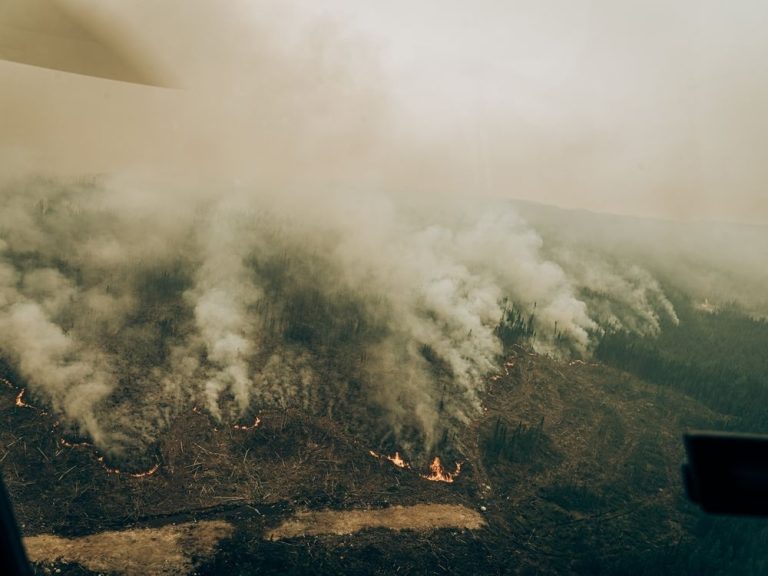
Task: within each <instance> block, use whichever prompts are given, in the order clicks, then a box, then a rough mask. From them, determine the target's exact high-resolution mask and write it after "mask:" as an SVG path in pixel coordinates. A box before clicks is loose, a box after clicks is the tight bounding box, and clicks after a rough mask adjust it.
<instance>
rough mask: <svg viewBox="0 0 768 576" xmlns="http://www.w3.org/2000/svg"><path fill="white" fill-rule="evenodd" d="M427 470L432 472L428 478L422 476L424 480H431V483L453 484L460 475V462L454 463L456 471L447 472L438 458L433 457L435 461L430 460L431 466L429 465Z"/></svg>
mask: <svg viewBox="0 0 768 576" xmlns="http://www.w3.org/2000/svg"><path fill="white" fill-rule="evenodd" d="M429 469H430V471H431V472H432V473H431V474H430V475H429V476H424V475H423V474H422V476H421V477H422V478H424V479H425V480H431V481H432V482H453V481H454V480H455V479H456V477H457V476H458V475H459V474H460V473H461V462H457V463H456V469H455V470H454V471H453V472H447V471H446V470H445V469H444V468H443V465H442V463H441V462H440V457H439V456H435V459H434V460H432V464H430V465H429Z"/></svg>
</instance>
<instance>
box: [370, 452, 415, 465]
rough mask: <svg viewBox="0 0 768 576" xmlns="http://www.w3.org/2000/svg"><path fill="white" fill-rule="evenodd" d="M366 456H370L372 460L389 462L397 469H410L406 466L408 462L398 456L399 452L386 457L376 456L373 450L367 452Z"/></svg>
mask: <svg viewBox="0 0 768 576" xmlns="http://www.w3.org/2000/svg"><path fill="white" fill-rule="evenodd" d="M368 454H370V455H371V456H373V457H374V458H380V459H383V460H389V461H390V462H392V464H394V465H395V466H397V467H398V468H403V469H406V468H410V467H411V465H410V464H408V462H406V461H405V460H403V457H402V456H400V452H395V455H394V456H387V455H386V454H384V455H381V454H377V453H376V452H374V451H373V450H368Z"/></svg>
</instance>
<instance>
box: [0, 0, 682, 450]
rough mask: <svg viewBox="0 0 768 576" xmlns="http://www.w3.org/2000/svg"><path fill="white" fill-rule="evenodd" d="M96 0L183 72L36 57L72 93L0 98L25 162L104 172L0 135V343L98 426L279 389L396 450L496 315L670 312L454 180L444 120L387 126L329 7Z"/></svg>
mask: <svg viewBox="0 0 768 576" xmlns="http://www.w3.org/2000/svg"><path fill="white" fill-rule="evenodd" d="M111 4H114V6H113V8H114V9H115V10H117V11H118V12H121V11H122V14H123V16H124V17H126V18H127V19H128V20H129V21H130V20H131V16H133V17H134V20H133V24H134V27H135V28H136V29H137V30H143V31H145V32H146V34H147V43H146V45H147V47H150V48H151V47H152V46H153V40H152V39H154V43H155V44H154V45H155V47H160V48H163V49H162V50H158V52H159V53H163V54H168V55H170V57H171V59H172V60H174V62H175V63H177V64H178V66H176V67H175V70H176V72H177V73H178V74H179V75H180V76H184V77H185V78H180V80H182V84H183V83H184V82H183V81H184V80H185V79H186V80H187V81H188V82H187V83H188V85H189V86H190V87H191V88H190V89H189V90H186V91H153V90H151V89H146V88H137V87H133V86H131V87H125V86H115V85H113V84H94V82H96V81H95V80H93V79H87V80H82V79H79V80H78V79H73V78H71V77H67V76H58V77H56V78H58V79H57V80H56V81H57V82H59V83H60V84H61V85H62V86H65V87H66V89H62V90H59V88H62V86H59V85H58V84H57V85H56V86H57V89H56V90H53V89H50V90H39V93H37V92H35V94H36V95H37V96H39V97H41V98H42V96H41V94H43V93H44V94H49V93H50V94H54V93H55V94H68V95H69V96H68V97H67V98H62V102H57V103H56V104H57V105H56V106H49V108H50V109H55V110H54V112H52V113H51V114H52V116H51V117H50V118H53V120H52V121H51V122H50V125H49V124H46V122H44V121H42V120H39V118H40V117H41V116H40V114H37V113H35V107H34V106H32V105H30V106H28V107H26V106H17V107H18V109H19V111H20V112H19V114H18V115H14V116H13V118H12V119H13V122H9V133H12V134H18V135H19V140H20V141H22V142H26V143H27V144H29V143H30V142H34V141H35V140H36V139H37V140H38V141H43V142H45V143H46V145H45V146H43V149H44V150H48V153H49V154H50V156H47V155H46V154H42V155H41V156H37V155H35V154H31V155H30V156H29V157H28V159H27V161H28V162H31V164H32V166H35V167H36V166H38V165H44V166H46V168H52V172H54V173H55V172H57V171H58V172H59V173H69V174H72V173H82V172H88V171H89V169H90V171H91V172H101V171H106V172H107V173H108V174H109V175H108V176H105V177H99V178H93V179H81V180H79V181H72V180H70V179H66V178H61V177H57V178H52V179H45V178H39V177H29V176H27V175H25V173H26V172H28V171H26V170H22V169H19V168H18V166H17V161H18V159H19V158H21V157H25V152H28V150H26V151H25V150H23V148H24V147H23V146H22V147H21V149H22V151H21V152H20V151H19V150H18V149H14V150H12V152H13V154H12V155H10V156H9V155H4V156H3V157H2V158H0V169H2V170H3V172H4V182H3V184H2V188H0V357H1V358H2V360H3V361H4V362H5V363H6V364H7V365H8V366H9V367H10V369H12V370H13V371H15V372H16V375H17V376H18V377H19V379H20V381H21V382H22V383H24V384H25V385H27V386H28V387H29V389H30V391H31V392H32V393H33V395H35V396H36V398H38V399H40V400H42V401H45V402H46V403H47V404H49V405H50V406H51V407H52V409H53V410H54V411H56V412H57V413H58V414H60V415H61V416H62V417H63V419H64V420H65V421H66V422H67V423H68V425H69V426H70V427H71V428H72V429H73V431H76V432H79V433H80V434H83V435H87V436H89V437H91V438H92V439H93V440H94V442H96V443H97V444H98V445H99V446H100V447H101V448H102V449H104V450H107V451H110V452H112V453H113V454H116V455H119V454H121V453H122V454H133V453H140V452H141V451H142V450H143V449H145V448H146V447H147V446H149V445H150V444H151V442H152V441H153V439H154V438H155V437H156V435H157V434H158V433H159V432H160V431H162V430H163V428H164V427H165V426H167V425H168V423H169V422H170V421H171V420H172V419H173V418H175V417H176V416H178V415H179V414H180V413H181V412H180V411H182V410H186V409H189V408H190V407H191V406H193V405H196V406H201V407H204V408H205V409H206V410H207V411H208V412H209V413H210V414H212V415H213V416H214V417H215V418H219V419H222V420H224V421H229V422H231V421H234V420H236V419H238V418H243V417H245V416H249V417H250V416H252V415H253V414H254V413H258V411H259V410H263V409H266V408H270V407H279V408H284V407H299V408H301V409H304V410H307V411H311V412H313V413H317V414H325V415H330V416H339V417H343V418H344V420H345V421H347V422H348V425H349V426H350V428H352V429H354V430H356V431H358V432H360V433H362V434H364V435H366V436H367V437H368V438H369V439H370V440H371V441H372V442H373V443H376V444H381V445H384V444H390V445H396V446H397V447H398V448H401V449H402V448H405V449H407V450H409V451H410V453H411V455H412V456H414V457H419V455H426V453H427V452H428V451H430V450H433V449H434V448H435V446H437V445H439V444H440V442H441V441H442V439H443V438H444V437H446V434H447V435H448V436H450V434H451V432H452V431H453V430H455V429H457V427H461V426H463V425H466V424H467V423H468V422H470V420H471V419H472V418H473V417H475V416H476V415H478V414H479V413H480V410H481V406H480V393H481V391H482V389H483V385H484V381H485V379H486V378H487V377H488V375H489V373H490V372H492V371H493V370H494V369H495V366H496V364H497V360H498V357H499V355H500V354H501V353H502V352H503V349H502V338H500V334H501V333H500V331H499V330H498V328H499V324H500V322H502V321H505V322H506V321H507V320H508V319H509V318H510V314H512V317H517V318H523V319H525V322H524V324H525V332H526V334H527V335H528V336H531V340H530V342H531V345H532V346H533V347H534V348H535V349H536V350H538V351H540V352H543V353H548V354H553V355H565V354H574V355H577V356H585V355H588V354H589V353H590V350H591V347H592V346H593V344H594V341H595V335H598V334H600V332H601V331H603V330H608V329H610V330H616V329H626V330H631V331H635V332H639V333H642V334H653V333H654V332H656V331H658V329H659V325H660V322H661V321H662V319H663V318H669V319H670V320H672V321H674V318H675V313H674V310H673V309H672V306H671V304H670V303H669V301H668V300H667V298H666V297H665V295H664V293H663V291H662V289H661V288H660V286H659V284H658V283H657V282H656V281H655V280H654V279H653V277H652V276H651V275H650V274H649V273H648V272H647V271H645V269H644V268H640V267H638V266H636V265H633V264H632V263H623V264H619V263H616V262H618V259H614V260H612V262H614V264H610V265H609V264H606V263H604V262H602V260H600V259H599V258H592V257H589V256H588V255H587V254H585V253H582V251H580V250H575V251H572V252H568V251H558V250H552V249H551V246H549V245H548V244H545V242H544V240H543V239H542V235H540V234H539V233H538V232H537V231H536V230H535V229H534V228H532V227H531V226H529V225H528V224H527V223H526V221H525V220H524V219H522V218H521V217H520V216H519V215H518V214H517V212H516V211H515V210H514V209H513V208H512V207H511V205H509V204H505V203H501V202H497V203H488V202H480V201H477V200H468V198H469V197H470V196H471V191H472V188H471V185H472V183H473V182H474V180H473V178H472V177H471V174H470V175H468V174H467V171H466V170H464V169H461V168H457V167H456V166H453V165H452V162H451V161H450V160H447V159H446V157H443V154H444V152H445V151H446V150H447V149H450V148H451V145H450V143H445V142H431V143H430V146H429V148H426V147H419V146H417V145H416V144H414V142H416V141H421V142H424V140H419V139H418V138H417V136H418V129H414V130H412V131H409V130H405V129H403V126H402V123H400V124H398V123H394V124H395V125H397V128H391V127H390V126H389V122H388V119H389V118H390V117H391V115H392V114H393V110H392V109H391V108H390V107H389V105H388V101H387V97H386V90H384V89H383V88H382V85H381V83H380V78H379V77H378V75H377V71H376V66H375V61H374V60H372V59H369V58H367V56H366V51H365V50H360V49H359V46H358V45H357V44H355V43H354V42H351V43H350V42H347V41H345V40H343V38H342V37H343V35H339V34H338V33H337V32H338V31H335V30H334V29H333V27H332V26H331V27H330V28H324V27H322V26H317V27H315V28H312V29H311V30H310V31H309V32H308V33H307V34H306V35H300V38H292V39H290V38H283V37H281V35H280V34H279V32H276V31H275V30H272V29H271V27H270V24H272V23H278V22H280V18H278V17H276V16H275V15H274V14H271V15H269V14H263V15H261V19H259V18H255V17H254V11H253V9H252V5H251V3H246V2H237V3H234V4H233V6H237V9H234V8H233V9H232V10H230V11H226V10H223V9H222V10H220V11H211V10H210V9H209V6H210V5H209V3H203V2H187V1H185V2H171V3H163V5H162V7H161V6H160V5H158V4H157V3H147V4H146V10H147V11H146V12H144V11H135V12H133V11H131V10H130V9H127V8H120V6H123V5H122V4H119V3H111ZM228 5H229V4H228ZM150 6H152V8H150ZM182 8H183V10H182V12H183V14H184V15H185V20H184V26H181V27H177V26H174V27H173V31H174V34H172V35H168V34H167V30H165V33H163V32H164V29H163V26H162V23H163V22H165V23H166V25H167V23H168V22H176V19H174V18H170V19H169V18H168V15H169V14H170V15H171V16H173V15H174V14H178V13H179V12H178V10H181V9H182ZM174 10H176V12H174ZM166 11H167V12H166ZM146 14H149V15H150V16H145V15H146ZM163 15H165V16H166V19H165V20H163V18H162V16H163ZM153 30H154V32H155V33H154V34H152V31H153ZM185 39H186V42H185V41H184V40H185ZM223 39H226V41H223ZM191 53H194V54H196V55H197V56H196V57H195V58H190V57H189V54H191ZM23 72H24V71H17V73H18V74H19V75H20V77H21V76H23ZM27 80H28V82H27V83H24V82H21V83H20V84H19V85H18V86H21V87H22V88H24V87H26V88H27V89H29V88H30V87H31V86H35V85H37V86H40V84H35V81H33V80H31V79H27ZM38 80H39V82H43V80H41V79H40V78H38ZM78 82H79V83H78ZM22 88H17V89H15V90H14V91H10V92H9V93H8V94H6V93H3V96H2V97H3V101H4V102H6V101H9V102H10V103H11V104H14V103H16V104H18V101H23V102H26V101H27V100H29V94H26V93H23V90H22ZM11 128H12V130H11ZM54 133H55V135H56V138H53V139H52V138H49V136H50V135H51V134H54ZM75 139H76V140H77V145H75V144H74V141H75ZM54 140H55V141H54ZM426 140H427V141H429V140H430V138H429V137H427V138H426ZM48 144H50V146H49V145H48ZM54 144H55V145H54ZM454 156H455V155H450V157H451V158H453V157H454ZM29 158H31V160H30V159H29ZM11 164H13V165H14V166H15V167H14V168H13V169H7V170H6V167H7V166H10V165H11ZM126 164H127V165H128V168H125V165H126ZM84 167H88V169H86V168H84ZM132 169H133V170H132ZM137 172H138V173H143V174H145V175H146V174H149V175H150V177H149V178H146V179H144V180H139V179H138V178H137V177H136V176H135V174H136V173H137ZM470 172H471V171H470ZM20 174H21V175H20ZM126 174H130V176H127V175H126ZM193 183H194V184H193ZM416 197H418V198H416ZM544 238H547V236H544ZM515 314H516V315H517V316H514V315H515Z"/></svg>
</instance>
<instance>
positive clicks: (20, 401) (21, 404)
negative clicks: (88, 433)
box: [0, 378, 258, 478]
mask: <svg viewBox="0 0 768 576" xmlns="http://www.w3.org/2000/svg"><path fill="white" fill-rule="evenodd" d="M0 380H2V382H4V383H5V384H6V385H8V386H9V387H11V388H16V387H15V386H14V385H13V384H12V383H11V382H9V381H8V380H6V379H5V378H2V379H0ZM26 392H27V389H26V388H22V389H21V390H19V392H18V393H17V394H16V399H15V401H14V404H15V405H16V407H17V408H30V409H32V410H35V411H36V412H38V413H39V414H40V415H41V416H45V415H46V414H47V412H45V411H44V410H41V409H39V408H37V407H36V406H33V405H32V404H29V403H28V402H26V401H25V400H24V395H25V394H26ZM257 420H258V419H257ZM257 425H258V424H257ZM58 426H59V422H58V421H56V422H55V423H54V424H53V427H54V428H57V427H58ZM247 428H250V427H247ZM59 444H60V445H61V446H62V447H64V448H89V449H95V447H94V446H93V444H91V443H90V442H87V441H82V442H70V441H69V440H67V439H66V438H64V437H62V438H59ZM96 460H97V461H98V462H99V464H101V467H102V468H104V470H106V471H107V473H108V474H121V475H123V476H129V477H131V478H146V477H147V476H152V475H153V474H154V473H155V472H157V471H158V470H159V469H160V464H155V465H154V466H152V468H150V469H149V470H145V471H143V472H125V471H123V470H121V469H119V468H113V467H111V466H108V465H107V463H106V462H104V456H97V457H96Z"/></svg>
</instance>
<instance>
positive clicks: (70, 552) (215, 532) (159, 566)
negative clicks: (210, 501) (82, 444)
mask: <svg viewBox="0 0 768 576" xmlns="http://www.w3.org/2000/svg"><path fill="white" fill-rule="evenodd" d="M232 531H233V528H232V525H231V524H229V523H228V522H225V521H223V520H212V521H206V522H189V523H186V524H178V525H170V526H163V527H160V528H143V529H137V530H121V531H115V532H101V533H99V534H93V535H91V536H83V537H80V538H62V537H60V536H54V535H53V534H41V535H39V536H30V537H27V538H25V539H24V545H25V547H26V549H27V554H28V556H29V559H30V560H31V561H32V562H33V563H35V564H56V563H63V564H80V565H81V566H83V567H84V568H87V569H88V570H92V571H94V572H108V573H111V574H122V575H124V576H144V575H146V574H160V575H165V576H175V575H181V574H189V573H190V572H191V571H192V570H193V569H194V568H195V565H196V564H197V563H199V562H200V561H202V560H204V559H205V558H207V557H208V556H210V555H212V554H213V553H214V551H215V550H216V546H217V545H218V544H219V542H220V541H221V540H223V539H224V538H228V537H229V536H231V535H232Z"/></svg>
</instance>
